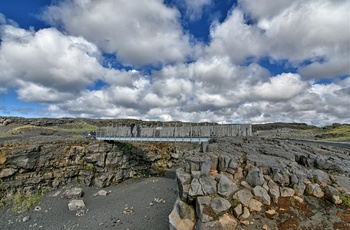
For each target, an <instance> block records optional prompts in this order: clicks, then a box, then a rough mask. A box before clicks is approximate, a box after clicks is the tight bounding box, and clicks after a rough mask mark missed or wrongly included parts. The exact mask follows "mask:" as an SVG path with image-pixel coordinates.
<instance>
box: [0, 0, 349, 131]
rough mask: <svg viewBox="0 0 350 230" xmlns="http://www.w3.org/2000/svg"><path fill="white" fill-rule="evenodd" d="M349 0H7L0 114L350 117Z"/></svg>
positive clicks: (1, 27) (311, 120)
mask: <svg viewBox="0 0 350 230" xmlns="http://www.w3.org/2000/svg"><path fill="white" fill-rule="evenodd" d="M349 12H350V0H293V1H291V0H278V1H276V0H237V1H234V0H225V1H222V0H196V1H194V0H165V1H162V0H31V1H23V0H2V1H1V2H0V116H21V117H89V118H113V119H114V118H134V119H142V120H160V121H191V122H204V121H210V122H229V123H231V122H232V123H254V124H255V123H270V122H302V123H307V124H310V125H317V126H324V125H330V124H332V123H350V54H349V52H350V51H349V50H350V18H349V17H350V16H349Z"/></svg>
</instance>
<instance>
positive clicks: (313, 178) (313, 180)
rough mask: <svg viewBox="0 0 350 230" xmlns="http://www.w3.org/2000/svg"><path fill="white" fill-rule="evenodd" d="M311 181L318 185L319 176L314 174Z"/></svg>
mask: <svg viewBox="0 0 350 230" xmlns="http://www.w3.org/2000/svg"><path fill="white" fill-rule="evenodd" d="M310 181H311V182H312V183H316V182H317V176H316V175H315V174H314V175H312V178H311V179H310Z"/></svg>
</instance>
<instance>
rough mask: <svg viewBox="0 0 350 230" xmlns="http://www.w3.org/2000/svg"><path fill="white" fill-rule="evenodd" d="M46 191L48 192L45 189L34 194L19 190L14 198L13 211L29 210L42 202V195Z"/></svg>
mask: <svg viewBox="0 0 350 230" xmlns="http://www.w3.org/2000/svg"><path fill="white" fill-rule="evenodd" d="M44 193H46V190H45V189H43V190H41V191H39V192H36V193H33V194H23V193H22V192H17V193H16V194H15V195H14V196H13V198H12V211H14V212H26V211H28V210H29V209H30V208H31V207H33V206H34V205H37V204H39V203H40V201H41V197H42V195H43V194H44Z"/></svg>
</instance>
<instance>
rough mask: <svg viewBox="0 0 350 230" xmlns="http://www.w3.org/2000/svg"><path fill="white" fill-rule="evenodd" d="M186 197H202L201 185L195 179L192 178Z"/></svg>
mask: <svg viewBox="0 0 350 230" xmlns="http://www.w3.org/2000/svg"><path fill="white" fill-rule="evenodd" d="M188 195H189V196H191V197H197V196H202V195H204V193H203V191H202V185H201V184H200V183H199V181H198V180H197V179H196V178H193V180H192V182H191V185H190V190H189V191H188Z"/></svg>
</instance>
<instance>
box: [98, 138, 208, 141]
mask: <svg viewBox="0 0 350 230" xmlns="http://www.w3.org/2000/svg"><path fill="white" fill-rule="evenodd" d="M96 139H97V140H101V141H137V142H208V141H209V140H210V138H209V137H97V138H96Z"/></svg>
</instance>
